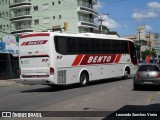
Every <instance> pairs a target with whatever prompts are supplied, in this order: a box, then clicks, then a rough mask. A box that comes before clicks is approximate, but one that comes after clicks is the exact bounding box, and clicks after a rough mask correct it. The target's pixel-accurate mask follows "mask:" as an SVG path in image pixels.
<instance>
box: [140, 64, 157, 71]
mask: <svg viewBox="0 0 160 120" xmlns="http://www.w3.org/2000/svg"><path fill="white" fill-rule="evenodd" d="M138 71H159V67H158V66H156V65H142V66H140V68H139V69H138Z"/></svg>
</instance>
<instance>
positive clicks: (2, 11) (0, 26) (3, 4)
mask: <svg viewBox="0 0 160 120" xmlns="http://www.w3.org/2000/svg"><path fill="white" fill-rule="evenodd" d="M9 5H10V0H0V41H1V40H2V37H3V36H5V35H7V34H11V22H10V18H11V11H10V8H9Z"/></svg>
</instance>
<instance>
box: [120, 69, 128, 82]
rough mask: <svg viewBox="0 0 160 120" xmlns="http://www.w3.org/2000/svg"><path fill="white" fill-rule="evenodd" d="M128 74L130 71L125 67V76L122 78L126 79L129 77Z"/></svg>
mask: <svg viewBox="0 0 160 120" xmlns="http://www.w3.org/2000/svg"><path fill="white" fill-rule="evenodd" d="M128 76H129V71H128V70H127V69H125V71H124V76H123V77H122V79H124V80H126V79H128Z"/></svg>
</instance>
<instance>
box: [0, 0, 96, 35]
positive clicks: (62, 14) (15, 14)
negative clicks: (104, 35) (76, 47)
mask: <svg viewBox="0 0 160 120" xmlns="http://www.w3.org/2000/svg"><path fill="white" fill-rule="evenodd" d="M0 3H1V4H0V15H1V16H3V18H2V17H1V18H0V23H1V24H2V25H1V26H0V38H2V37H3V36H4V35H5V32H7V33H8V34H9V33H10V34H13V35H21V34H23V33H26V32H39V31H44V30H47V29H52V28H55V27H57V26H58V27H60V28H62V32H67V33H82V32H95V31H97V30H98V26H97V25H96V24H95V22H94V18H96V17H98V14H97V12H96V10H95V9H94V8H93V6H94V5H96V4H98V1H97V0H0ZM5 17H7V18H8V19H7V20H5ZM64 24H66V26H67V29H65V30H64V29H63V27H64ZM2 32H4V34H1V33H2Z"/></svg>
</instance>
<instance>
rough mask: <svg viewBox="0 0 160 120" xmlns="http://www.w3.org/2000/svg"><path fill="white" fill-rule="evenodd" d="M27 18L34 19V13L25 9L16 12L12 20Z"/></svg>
mask: <svg viewBox="0 0 160 120" xmlns="http://www.w3.org/2000/svg"><path fill="white" fill-rule="evenodd" d="M25 20H32V15H31V13H30V11H23V12H17V13H15V14H14V15H13V16H12V18H11V19H10V21H12V22H14V21H25Z"/></svg>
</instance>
